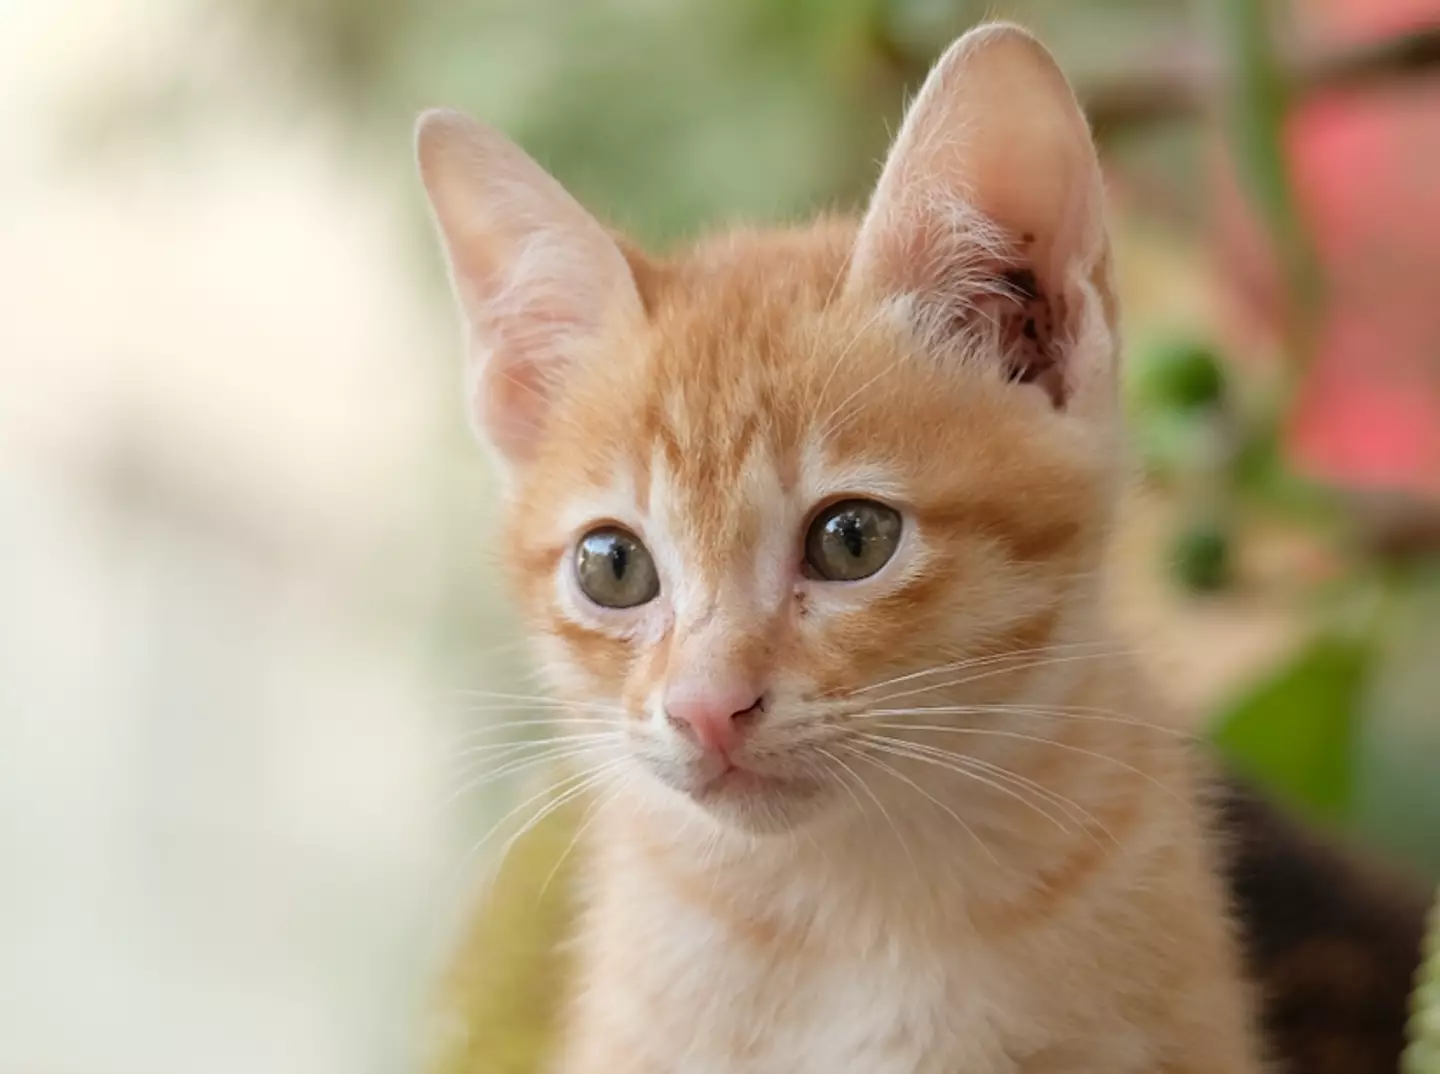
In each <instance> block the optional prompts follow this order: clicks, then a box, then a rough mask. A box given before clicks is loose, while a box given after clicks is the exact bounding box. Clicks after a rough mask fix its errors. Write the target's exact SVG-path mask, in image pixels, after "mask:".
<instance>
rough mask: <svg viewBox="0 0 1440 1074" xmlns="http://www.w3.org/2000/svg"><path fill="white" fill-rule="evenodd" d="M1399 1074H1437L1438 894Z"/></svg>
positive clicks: (1439, 1068)
mask: <svg viewBox="0 0 1440 1074" xmlns="http://www.w3.org/2000/svg"><path fill="white" fill-rule="evenodd" d="M1402 1070H1403V1074H1440V896H1437V898H1436V901H1435V908H1434V909H1433V910H1432V911H1431V912H1430V934H1429V937H1428V938H1427V939H1426V942H1425V962H1424V964H1423V965H1422V966H1421V967H1420V975H1419V979H1418V980H1417V982H1416V987H1415V995H1414V997H1413V999H1412V1000H1411V1015H1410V1047H1409V1048H1408V1049H1407V1050H1406V1052H1405V1062H1404V1064H1403V1065H1402Z"/></svg>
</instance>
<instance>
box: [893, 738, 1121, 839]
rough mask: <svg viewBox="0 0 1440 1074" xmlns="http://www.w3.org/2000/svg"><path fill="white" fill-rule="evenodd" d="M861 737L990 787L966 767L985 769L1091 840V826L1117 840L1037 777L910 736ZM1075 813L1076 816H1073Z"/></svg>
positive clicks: (1027, 802)
mask: <svg viewBox="0 0 1440 1074" xmlns="http://www.w3.org/2000/svg"><path fill="white" fill-rule="evenodd" d="M865 737H873V738H878V739H880V740H882V741H885V742H890V743H895V744H897V746H898V745H899V744H903V745H904V746H905V747H906V748H908V749H913V750H917V751H919V752H922V753H925V754H926V755H927V756H928V757H931V758H934V759H935V760H936V761H937V763H938V762H939V761H940V760H942V759H943V760H944V761H946V762H955V763H956V764H959V765H962V766H963V767H965V768H966V769H967V771H966V773H965V774H966V775H969V776H970V777H971V778H972V779H976V780H979V781H980V782H981V783H984V784H986V785H988V786H994V785H993V784H991V783H990V781H989V780H988V779H985V778H983V777H981V776H979V775H977V774H976V773H975V772H974V771H969V770H970V769H976V768H978V769H979V770H980V771H982V772H988V773H990V774H991V775H993V776H994V777H995V778H996V779H1000V780H1004V781H1005V782H1006V783H1009V784H1011V785H1012V786H1017V787H1021V788H1024V789H1025V790H1028V791H1030V793H1031V794H1034V795H1035V796H1036V797H1038V798H1039V799H1040V800H1041V801H1043V802H1046V803H1047V804H1051V805H1054V806H1055V807H1056V808H1058V809H1060V810H1061V811H1062V812H1063V814H1064V816H1065V819H1066V820H1068V821H1070V822H1071V823H1072V824H1075V825H1077V826H1078V827H1079V828H1080V830H1081V831H1083V832H1085V834H1086V835H1088V836H1090V838H1091V839H1092V840H1095V841H1096V842H1097V843H1098V842H1099V840H1098V839H1096V837H1095V835H1094V833H1093V832H1091V831H1090V828H1091V827H1092V826H1093V827H1096V828H1099V829H1100V830H1101V831H1102V832H1104V833H1105V834H1106V835H1107V836H1109V837H1110V839H1111V841H1112V842H1114V843H1117V844H1118V843H1119V840H1118V839H1116V838H1115V836H1114V835H1113V834H1111V832H1110V829H1109V828H1107V827H1106V826H1105V824H1104V823H1103V822H1102V821H1101V820H1100V818H1099V817H1097V816H1095V814H1093V813H1091V812H1090V811H1089V810H1088V809H1086V808H1085V807H1084V806H1082V805H1080V804H1079V803H1078V802H1076V801H1075V800H1074V799H1072V798H1068V797H1067V796H1065V795H1063V794H1061V793H1060V792H1059V791H1055V790H1051V789H1050V788H1049V787H1046V786H1045V785H1044V784H1043V783H1040V782H1039V781H1037V780H1033V779H1031V778H1030V777H1029V776H1022V775H1020V774H1019V773H1018V772H1014V771H1011V770H1010V769H1008V768H1006V767H1004V766H1003V765H999V764H996V763H995V762H993V761H987V760H984V759H983V758H980V757H972V756H970V755H969V754H964V753H958V752H956V751H954V750H946V749H943V748H941V747H939V746H934V745H931V744H930V743H926V742H914V741H911V740H910V739H904V738H892V737H890V736H887V735H875V736H870V735H867V736H865ZM921 759H922V758H919V757H917V758H916V760H921ZM994 789H995V790H997V791H1001V792H1002V793H1005V794H1010V795H1011V796H1012V797H1014V798H1016V799H1017V800H1018V801H1020V802H1022V803H1023V804H1024V805H1026V806H1028V807H1029V808H1030V809H1032V810H1035V811H1036V812H1038V813H1040V814H1041V815H1042V816H1044V817H1045V818H1046V819H1047V820H1049V821H1050V822H1051V823H1052V824H1056V825H1058V826H1059V827H1060V828H1061V830H1062V831H1065V832H1067V833H1068V832H1069V830H1070V829H1069V828H1066V827H1065V826H1064V825H1063V824H1060V822H1059V821H1058V820H1056V818H1055V817H1054V815H1053V814H1051V813H1050V812H1049V811H1047V810H1043V809H1041V808H1040V807H1039V806H1037V805H1036V804H1035V803H1034V802H1032V801H1030V800H1029V799H1027V798H1024V797H1022V796H1020V795H1018V794H1016V793H1013V792H1011V791H1010V790H1008V789H1007V788H1005V787H1000V786H994ZM1076 814H1079V815H1078V816H1077V815H1076ZM1087 822H1088V823H1087Z"/></svg>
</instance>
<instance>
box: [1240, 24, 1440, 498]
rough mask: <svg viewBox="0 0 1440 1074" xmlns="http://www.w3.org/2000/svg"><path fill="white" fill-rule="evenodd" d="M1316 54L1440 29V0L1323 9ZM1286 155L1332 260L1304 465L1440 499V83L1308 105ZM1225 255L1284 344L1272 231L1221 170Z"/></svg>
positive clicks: (1260, 329)
mask: <svg viewBox="0 0 1440 1074" xmlns="http://www.w3.org/2000/svg"><path fill="white" fill-rule="evenodd" d="M1298 10H1299V14H1300V16H1301V18H1302V29H1303V31H1304V32H1305V35H1306V37H1307V38H1310V39H1312V40H1313V41H1314V43H1315V44H1316V45H1317V46H1323V47H1326V48H1332V47H1333V48H1339V47H1343V46H1345V45H1356V44H1361V43H1364V42H1367V41H1374V40H1377V39H1383V38H1386V37H1389V36H1392V35H1394V34H1397V33H1404V32H1406V31H1407V30H1414V29H1417V28H1420V27H1423V26H1433V25H1436V24H1440V0H1310V2H1308V3H1306V4H1303V5H1299V6H1298ZM1286 148H1287V152H1288V154H1289V160H1290V167H1291V174H1292V177H1293V179H1294V182H1295V187H1296V197H1297V200H1298V202H1299V205H1300V210H1301V214H1302V218H1303V220H1304V222H1305V224H1306V226H1307V228H1308V230H1309V233H1310V236H1311V240H1312V242H1313V244H1314V247H1315V250H1316V254H1317V256H1318V258H1319V261H1320V265H1321V272H1322V275H1323V279H1324V286H1325V299H1326V301H1325V309H1324V315H1323V319H1322V322H1321V324H1320V325H1319V333H1318V337H1317V338H1318V349H1317V351H1316V353H1314V354H1313V355H1312V357H1311V365H1310V368H1309V369H1308V371H1307V375H1306V378H1305V382H1304V384H1303V385H1302V387H1301V391H1300V397H1299V398H1298V399H1297V400H1296V408H1295V411H1294V413H1293V415H1292V425H1291V427H1290V429H1289V433H1288V446H1289V448H1290V453H1291V457H1292V460H1293V461H1294V463H1295V464H1296V465H1297V467H1299V468H1300V469H1301V470H1303V471H1305V472H1307V473H1309V474H1311V475H1312V476H1315V477H1318V478H1321V479H1323V480H1326V481H1329V482H1331V483H1335V484H1340V485H1345V486H1350V487H1357V488H1364V489H1393V490H1403V491H1406V492H1410V493H1413V494H1418V495H1422V496H1425V497H1427V498H1435V497H1440V75H1434V76H1429V75H1422V76H1410V77H1408V78H1406V79H1403V80H1397V81H1396V82H1394V83H1389V84H1386V85H1383V86H1376V87H1373V88H1366V89H1359V90H1346V91H1343V92H1341V91H1331V92H1326V93H1322V94H1319V95H1315V96H1312V97H1310V98H1308V99H1307V100H1306V101H1305V102H1304V103H1303V104H1302V105H1301V106H1300V107H1298V108H1297V109H1296V110H1295V113H1294V114H1293V116H1292V117H1291V120H1290V123H1289V129H1288V131H1287V147H1286ZM1219 172H1220V174H1219V182H1218V190H1217V194H1218V209H1219V220H1218V223H1219V228H1218V229H1217V233H1218V236H1219V242H1220V255H1221V261H1222V265H1223V266H1224V270H1225V273H1226V278H1229V279H1231V280H1233V281H1235V297H1236V299H1237V300H1238V303H1239V312H1240V314H1241V323H1240V324H1239V325H1238V326H1237V327H1238V328H1239V329H1240V330H1241V332H1242V333H1245V334H1248V335H1251V336H1252V341H1253V335H1254V334H1258V335H1260V336H1262V337H1266V338H1273V337H1274V336H1275V335H1276V333H1277V332H1278V331H1279V330H1280V328H1281V325H1282V319H1283V315H1284V308H1285V304H1284V295H1283V290H1282V287H1281V284H1280V280H1279V278H1278V275H1277V272H1276V267H1275V264H1274V261H1273V258H1272V257H1271V256H1270V254H1269V252H1268V249H1267V246H1266V240H1265V237H1264V234H1263V232H1262V231H1261V230H1260V229H1259V228H1257V226H1256V222H1255V218H1254V216H1253V214H1252V213H1251V211H1250V209H1249V207H1248V206H1247V205H1246V204H1245V203H1244V201H1243V200H1242V198H1241V196H1240V194H1239V192H1238V190H1237V187H1236V182H1235V178H1234V176H1233V174H1232V173H1231V172H1230V169H1229V168H1228V166H1223V167H1221V168H1220V169H1219Z"/></svg>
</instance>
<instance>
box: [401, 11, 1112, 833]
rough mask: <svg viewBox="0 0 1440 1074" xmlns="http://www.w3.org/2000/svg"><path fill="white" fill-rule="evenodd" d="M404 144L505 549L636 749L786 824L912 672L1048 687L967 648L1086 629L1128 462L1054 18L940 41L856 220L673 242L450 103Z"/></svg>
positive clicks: (525, 600) (589, 700)
mask: <svg viewBox="0 0 1440 1074" xmlns="http://www.w3.org/2000/svg"><path fill="white" fill-rule="evenodd" d="M418 153H419V162H420V170H421V174H422V177H423V180H424V184H425V187H426V190H427V192H428V194H429V197H430V201H431V205H432V208H433V212H434V216H435V218H436V221H437V223H438V227H439V231H440V235H441V238H442V240H443V244H444V247H445V250H446V253H447V256H448V261H449V266H450V270H451V277H452V280H453V283H454V287H455V291H456V294H457V295H458V298H459V302H460V305H461V307H462V309H463V312H464V317H465V325H466V331H467V335H468V344H469V364H468V377H467V383H466V397H465V400H466V405H467V407H468V410H469V413H470V415H471V417H472V419H473V422H474V425H475V427H476V428H477V430H478V431H479V432H480V434H481V435H482V437H483V439H484V440H485V441H486V442H487V443H488V444H490V445H491V447H492V448H493V449H494V452H495V455H496V457H497V458H498V460H499V461H500V464H501V469H502V471H503V472H504V475H505V485H506V508H505V538H504V545H503V547H504V560H505V562H506V563H507V564H508V567H509V570H510V574H511V578H512V581H513V582H514V587H515V591H516V593H517V595H518V600H519V603H520V605H521V607H522V609H523V611H524V613H525V616H526V619H527V621H528V623H529V628H530V630H531V631H532V632H533V635H534V637H535V638H536V639H537V641H538V643H539V646H540V649H541V655H542V658H543V661H544V664H545V667H546V668H547V669H548V671H549V672H550V673H551V675H552V678H553V680H554V682H555V685H556V688H557V689H558V690H559V691H560V692H561V693H563V694H564V695H565V696H566V697H567V698H569V699H571V700H572V701H573V702H574V703H575V704H576V705H577V706H580V707H585V708H586V710H587V711H588V712H589V713H590V716H591V718H595V719H600V718H603V719H605V720H607V721H609V724H608V726H607V731H609V732H612V734H610V735H609V736H608V738H609V739H610V741H611V742H612V745H614V744H618V748H619V749H620V750H621V758H622V759H621V762H620V763H622V764H624V765H630V764H631V763H632V762H633V764H634V765H636V766H638V768H639V769H640V770H643V774H642V775H640V778H641V779H642V780H649V781H650V784H651V786H652V789H660V788H662V787H663V788H664V789H666V790H667V791H668V792H671V798H672V799H673V800H674V801H675V802H677V803H681V802H688V803H692V804H693V803H699V804H700V805H701V806H702V808H703V809H704V810H705V811H706V812H707V813H708V814H710V815H711V816H713V817H717V818H720V819H721V820H722V821H723V822H725V823H730V824H734V825H738V826H740V827H742V828H747V829H751V830H766V829H773V828H777V827H779V828H785V827H788V826H791V825H793V824H794V823H796V822H798V821H799V820H800V819H802V818H804V817H807V816H810V815H813V814H816V813H819V812H821V810H822V808H823V807H825V806H830V805H833V806H835V807H837V808H838V807H840V806H843V804H844V803H846V802H848V801H851V800H852V796H853V793H854V791H853V788H852V787H850V786H848V785H847V783H846V780H845V778H843V777H842V775H841V773H842V772H843V771H844V770H846V769H849V770H850V771H851V772H852V775H853V774H854V768H855V765H853V764H851V763H848V762H847V760H846V757H847V753H846V751H847V750H848V749H851V748H853V747H852V746H851V745H850V743H851V742H852V741H853V740H854V737H855V736H856V735H859V734H863V733H866V732H867V730H868V729H873V728H876V727H879V726H881V725H882V724H883V722H884V721H883V720H878V719H877V717H876V714H877V713H884V712H886V711H887V710H890V711H893V709H894V706H895V704H896V703H897V702H896V698H898V697H900V696H904V697H906V698H907V701H906V702H905V703H906V704H907V705H910V706H912V707H913V704H914V702H915V700H916V699H917V698H918V697H922V696H923V697H925V698H927V699H929V704H931V705H934V704H935V698H937V697H938V698H941V699H944V700H947V701H949V702H951V703H952V704H954V703H955V702H956V701H971V700H973V701H975V702H976V703H977V704H979V703H982V702H985V701H987V700H988V701H992V702H993V701H994V700H995V699H996V698H1010V697H1014V696H1017V694H1019V693H1022V692H1023V691H1025V690H1027V689H1038V679H1039V677H1042V676H1043V675H1044V674H1045V673H1046V672H1045V671H1044V670H1043V669H1039V668H1034V667H1031V665H1033V664H1036V663H1038V662H1037V661H1030V662H1029V663H1028V664H1027V663H1025V662H1023V661H1022V662H1021V664H1020V665H1019V666H1017V667H1016V668H1015V671H1014V673H1013V674H1009V675H995V676H986V675H976V674H973V673H972V674H969V675H960V674H946V673H945V669H947V668H949V669H955V668H963V667H965V666H967V665H966V664H965V661H976V660H983V659H986V658H987V657H994V656H1000V657H1003V656H1004V655H1005V654H1010V655H1017V654H1034V653H1038V652H1045V651H1049V647H1053V646H1056V645H1059V644H1061V643H1062V642H1063V641H1064V640H1065V639H1066V638H1067V637H1070V636H1071V635H1072V633H1073V631H1074V630H1075V629H1076V623H1077V621H1078V619H1083V616H1084V612H1085V609H1086V605H1087V603H1088V601H1089V599H1090V594H1091V592H1092V590H1093V576H1094V573H1095V571H1096V569H1097V567H1098V564H1099V557H1100V554H1101V549H1102V545H1103V541H1104V537H1105V533H1106V530H1107V527H1108V524H1109V519H1110V514H1111V511H1112V508H1113V501H1114V499H1115V493H1116V489H1117V484H1118V481H1117V478H1118V475H1119V463H1118V452H1117V446H1118V442H1119V435H1118V434H1119V430H1118V416H1117V410H1118V407H1117V395H1118V392H1117V383H1116V373H1117V370H1116V361H1117V359H1116V353H1117V347H1116V340H1115V324H1114V320H1115V313H1114V307H1113V302H1112V299H1111V292H1110V284H1109V279H1108V273H1109V268H1108V251H1107V243H1106V237H1105V230H1104V225H1103V218H1102V200H1103V191H1102V184H1101V177H1100V171H1099V167H1098V164H1097V161H1096V157H1095V153H1094V149H1093V146H1092V143H1091V140H1090V136H1089V131H1088V129H1087V127H1086V124H1085V120H1084V118H1083V116H1082V115H1081V112H1080V110H1079V108H1078V106H1077V104H1076V101H1075V99H1074V96H1073V95H1072V93H1071V91H1070V89H1069V87H1068V85H1067V84H1066V81H1065V79H1064V77H1063V75H1062V74H1061V73H1060V71H1059V69H1058V68H1057V66H1056V64H1055V63H1054V61H1053V60H1052V59H1051V57H1050V55H1049V54H1048V53H1047V52H1046V51H1045V50H1044V48H1043V47H1042V46H1040V45H1039V44H1038V43H1037V42H1036V41H1035V40H1034V39H1033V38H1031V37H1030V36H1029V35H1028V34H1026V33H1025V32H1023V31H1021V30H1018V29H1016V28H1014V27H1011V26H1008V25H993V26H988V27H985V28H982V29H979V30H976V31H973V32H971V33H970V34H968V35H966V36H965V37H964V38H962V39H961V40H959V41H958V42H956V43H955V44H954V45H953V46H952V47H951V48H950V49H949V51H948V52H947V53H946V54H945V55H944V56H943V57H942V58H941V59H940V61H939V62H938V64H937V65H936V67H935V68H934V70H933V71H932V72H931V74H930V76H929V78H928V80H927V81H926V83H925V85H924V87H923V89H922V90H921V92H920V94H919V96H918V97H917V99H916V100H915V102H914V104H913V106H912V107H911V108H910V110H909V113H908V116H907V118H906V120H905V123H904V125H903V127H902V129H901V131H900V133H899V136H898V138H897V139H896V141H895V144H894V147H893V149H892V151H891V153H890V155H889V158H888V160H887V162H886V164H885V166H884V169H883V172H882V174H881V177H880V179H879V183H878V186H877V188H876V190H875V192H874V196H873V199H872V201H871V203H870V205H869V208H868V210H867V212H866V214H865V216H864V218H863V220H861V221H860V222H859V223H858V225H857V224H855V223H852V222H846V221H840V220H829V221H821V222H819V223H816V224H814V225H813V226H811V227H808V228H806V229H803V230H792V231H780V232H746V231H740V232H734V233H730V234H725V235H721V236H719V237H717V238H714V239H712V240H709V241H705V242H702V243H700V244H698V245H697V246H695V247H694V248H693V249H690V250H688V251H686V252H684V253H681V254H679V255H677V256H674V257H671V258H668V259H663V260H662V259H659V258H654V257H651V256H648V255H646V254H643V253H641V252H640V251H639V250H637V249H636V248H634V247H633V246H631V245H630V244H629V243H627V242H626V241H625V240H624V239H622V238H619V237H617V236H615V235H613V234H611V233H610V232H609V231H608V230H607V229H606V228H605V227H603V226H602V225H601V224H599V223H598V222H597V221H596V220H595V219H594V218H593V217H592V216H591V215H590V214H589V213H588V212H587V211H586V210H585V209H583V208H582V207H581V206H580V205H579V204H578V203H577V202H576V201H575V200H574V199H573V198H572V197H571V196H570V195H569V194H568V193H567V192H566V191H565V190H564V189H563V188H562V187H561V186H560V185H559V184H558V183H557V182H556V181H555V180H554V179H553V178H551V177H550V176H549V175H548V174H546V173H545V172H544V171H543V170H542V169H541V168H540V167H539V165H537V164H536V163H535V162H534V161H532V160H531V159H530V158H529V157H528V156H526V155H525V154H524V153H523V152H522V151H521V150H520V149H518V148H517V147H516V146H515V145H513V144H512V143H510V142H509V141H507V140H506V139H505V138H504V137H502V136H501V135H499V134H498V133H496V132H495V131H493V130H491V129H489V128H487V127H485V126H483V125H481V124H478V123H476V122H474V121H472V120H469V119H467V118H465V117H463V116H461V115H459V114H457V113H453V112H447V111H436V112H431V113H427V114H426V115H424V116H423V117H422V118H421V120H420V122H419V126H418ZM497 539H498V535H497ZM1077 617H1078V618H1077ZM1052 664H1053V662H1052ZM1027 667H1028V668H1031V670H1029V671H1026V670H1025V668H1027ZM1052 671H1053V668H1052ZM959 679H965V680H966V681H965V682H963V683H962V682H958V681H957V680H959ZM936 718H944V717H936ZM931 722H934V721H933V720H932V721H931ZM582 729H583V728H582ZM632 772H633V770H632ZM857 778H865V777H857ZM673 792H678V794H675V793H673ZM662 797H663V795H662Z"/></svg>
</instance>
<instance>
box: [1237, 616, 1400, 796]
mask: <svg viewBox="0 0 1440 1074" xmlns="http://www.w3.org/2000/svg"><path fill="white" fill-rule="evenodd" d="M1371 663H1372V652H1371V648H1370V645H1369V644H1368V643H1367V642H1365V641H1362V640H1359V639H1357V638H1351V637H1349V636H1341V635H1333V634H1332V635H1322V636H1321V637H1319V638H1316V639H1315V640H1313V641H1312V642H1310V644H1309V645H1307V646H1306V647H1305V648H1304V649H1303V650H1302V651H1301V652H1300V653H1299V654H1298V655H1297V656H1296V657H1295V658H1294V659H1293V660H1292V661H1291V662H1290V663H1289V664H1287V665H1285V666H1283V667H1281V668H1280V669H1279V670H1278V671H1276V672H1275V673H1273V674H1272V675H1271V676H1270V677H1269V678H1267V679H1265V680H1264V681H1262V682H1261V683H1260V684H1259V685H1258V686H1256V687H1255V688H1254V689H1253V690H1252V691H1251V692H1250V693H1249V694H1247V695H1245V696H1244V697H1242V698H1240V699H1239V701H1238V702H1236V703H1235V704H1234V705H1233V706H1232V707H1231V708H1230V709H1229V710H1228V711H1226V712H1224V713H1223V714H1222V715H1221V717H1220V720H1219V722H1218V725H1217V726H1216V728H1215V731H1214V739H1215V742H1216V743H1217V745H1218V746H1219V747H1220V749H1221V750H1222V751H1223V752H1224V753H1225V754H1226V755H1227V756H1228V757H1229V758H1230V759H1231V760H1232V761H1234V763H1235V764H1236V766H1237V767H1239V768H1242V769H1243V770H1245V771H1246V772H1248V773H1250V774H1251V775H1252V776H1254V777H1256V778H1258V779H1260V780H1262V781H1263V782H1264V783H1265V784H1266V785H1267V786H1269V787H1270V788H1271V789H1272V790H1274V791H1275V792H1276V793H1277V794H1278V795H1279V796H1281V797H1283V798H1286V799H1288V800H1289V801H1290V802H1292V803H1293V804H1294V805H1296V806H1297V807H1299V808H1301V809H1303V810H1304V811H1306V812H1308V813H1309V814H1310V815H1312V816H1314V817H1316V818H1318V819H1322V820H1326V821H1332V822H1333V821H1340V820H1344V819H1345V818H1346V817H1347V816H1348V814H1349V810H1350V807H1351V803H1352V801H1353V799H1354V795H1355V784H1356V778H1355V776H1356V774H1355V768H1354V756H1355V752H1356V750H1355V747H1356V738H1357V733H1358V728H1359V723H1360V709H1361V704H1362V699H1363V695H1364V692H1365V689H1366V687H1367V684H1368V681H1369V672H1370V667H1371Z"/></svg>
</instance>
